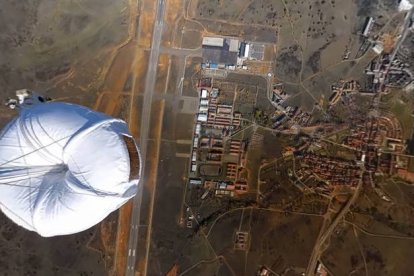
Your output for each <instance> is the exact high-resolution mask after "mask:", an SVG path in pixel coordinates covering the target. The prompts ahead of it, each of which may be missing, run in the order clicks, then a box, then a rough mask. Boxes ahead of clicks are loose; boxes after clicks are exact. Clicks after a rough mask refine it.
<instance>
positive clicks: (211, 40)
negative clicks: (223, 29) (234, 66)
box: [202, 36, 224, 47]
mask: <svg viewBox="0 0 414 276" xmlns="http://www.w3.org/2000/svg"><path fill="white" fill-rule="evenodd" d="M202 44H203V46H212V47H223V46H224V38H222V37H212V36H205V37H203V43H202Z"/></svg>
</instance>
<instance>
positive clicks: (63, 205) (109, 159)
mask: <svg viewBox="0 0 414 276" xmlns="http://www.w3.org/2000/svg"><path fill="white" fill-rule="evenodd" d="M139 175H140V156H139V150H138V147H137V146H136V144H135V142H134V140H133V138H132V137H131V135H130V134H129V131H128V127H127V125H126V123H125V122H124V121H122V120H119V119H114V118H111V117H109V116H107V115H105V114H102V113H98V112H95V111H92V110H90V109H88V108H85V107H82V106H79V105H74V104H68V103H59V102H51V103H44V104H37V105H33V106H32V107H30V108H22V110H21V111H20V114H19V116H17V117H16V118H14V119H13V120H12V121H11V122H10V123H9V124H8V125H7V126H6V127H5V129H3V131H2V132H1V133H0V208H1V210H2V211H3V212H4V214H6V215H7V216H8V217H9V218H10V219H12V220H13V221H14V222H15V223H17V224H19V225H20V226H22V227H24V228H26V229H28V230H31V231H36V232H37V233H39V234H40V235H41V236H45V237H50V236H56V235H66V234H72V233H77V232H80V231H83V230H86V229H88V228H90V227H92V226H93V225H95V224H97V223H98V222H100V221H102V220H103V219H104V218H105V217H106V216H108V215H109V214H110V213H111V212H112V211H114V210H116V209H118V208H119V207H120V206H121V205H122V204H124V203H125V202H126V201H128V199H130V198H131V197H133V196H134V195H135V194H136V192H137V188H138V182H139Z"/></svg>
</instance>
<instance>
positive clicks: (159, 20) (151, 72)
mask: <svg viewBox="0 0 414 276" xmlns="http://www.w3.org/2000/svg"><path fill="white" fill-rule="evenodd" d="M156 9H157V10H156V21H155V25H154V30H153V34H152V43H151V51H150V57H149V64H148V70H147V77H146V79H145V89H144V97H143V98H144V99H143V110H142V114H141V130H140V149H141V157H142V160H141V162H142V171H141V179H140V185H139V190H138V193H137V195H136V196H135V198H134V201H133V207H132V217H131V226H130V233H129V241H128V256H127V258H128V259H127V268H126V275H127V276H129V275H131V276H134V275H135V263H136V250H137V244H138V235H139V227H140V225H139V222H140V215H141V203H142V194H143V186H144V184H143V183H144V182H145V181H146V175H145V164H146V155H147V147H148V136H149V125H150V115H151V104H152V96H153V92H154V87H155V80H156V75H157V65H158V58H159V54H160V45H161V36H162V30H163V25H164V11H165V0H158V1H157V8H156Z"/></svg>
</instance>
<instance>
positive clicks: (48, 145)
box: [0, 135, 72, 168]
mask: <svg viewBox="0 0 414 276" xmlns="http://www.w3.org/2000/svg"><path fill="white" fill-rule="evenodd" d="M70 136H72V135H67V136H65V137H62V138H60V139H58V140H56V141H54V142H52V143H50V144H47V145H44V146H42V147H40V148H37V149H35V150H33V151H31V152H28V153H26V154H23V155H21V156H19V157H16V158H14V159H11V160H8V161H6V162H4V163H2V164H0V168H1V167H3V166H4V165H7V164H9V163H11V162H13V161H16V160H19V159H20V158H24V157H25V156H28V155H30V154H33V153H36V152H38V151H39V150H42V149H44V148H47V147H50V146H51V145H54V144H56V143H58V142H60V141H62V140H65V139H67V138H69V137H70Z"/></svg>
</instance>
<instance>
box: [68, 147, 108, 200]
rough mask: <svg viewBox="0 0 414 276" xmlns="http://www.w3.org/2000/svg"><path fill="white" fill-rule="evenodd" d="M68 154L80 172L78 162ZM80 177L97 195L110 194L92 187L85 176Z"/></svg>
mask: <svg viewBox="0 0 414 276" xmlns="http://www.w3.org/2000/svg"><path fill="white" fill-rule="evenodd" d="M67 154H69V157H70V159H71V160H72V162H73V164H75V166H76V168H77V169H78V170H79V171H80V167H79V165H78V164H77V163H76V161H75V159H74V158H73V157H72V155H71V154H70V153H67ZM80 176H81V177H82V179H83V180H84V181H85V184H86V186H87V187H88V188H90V189H91V190H92V191H94V192H95V193H96V194H97V195H106V194H108V193H105V192H103V191H100V190H98V189H96V188H94V187H92V186H91V185H90V184H89V181H88V180H87V179H86V178H85V176H84V175H83V174H80ZM112 195H115V194H112Z"/></svg>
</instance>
